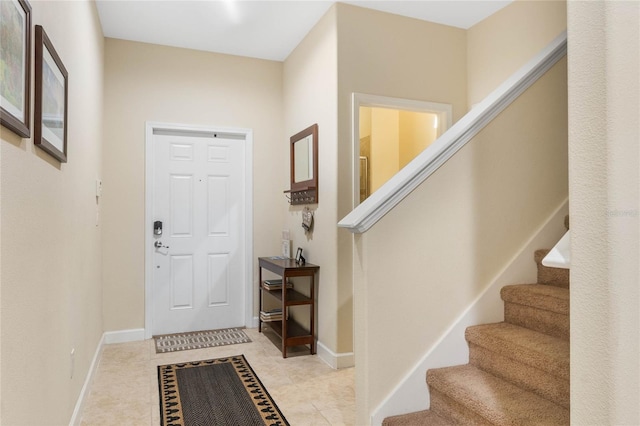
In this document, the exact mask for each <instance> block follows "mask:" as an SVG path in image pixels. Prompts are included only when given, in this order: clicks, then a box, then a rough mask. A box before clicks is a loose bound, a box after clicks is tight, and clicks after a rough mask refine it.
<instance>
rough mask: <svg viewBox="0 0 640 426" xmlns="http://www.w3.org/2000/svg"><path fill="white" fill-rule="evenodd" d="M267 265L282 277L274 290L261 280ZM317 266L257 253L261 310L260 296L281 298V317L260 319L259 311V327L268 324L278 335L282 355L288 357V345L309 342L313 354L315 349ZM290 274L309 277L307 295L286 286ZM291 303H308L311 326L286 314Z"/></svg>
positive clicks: (306, 304) (298, 304)
mask: <svg viewBox="0 0 640 426" xmlns="http://www.w3.org/2000/svg"><path fill="white" fill-rule="evenodd" d="M263 269H266V270H268V271H271V272H273V273H274V274H276V275H279V276H280V277H282V286H281V287H280V289H277V290H270V289H267V288H265V282H264V281H263V280H262V270H263ZM319 269H320V267H319V266H318V265H313V264H311V263H304V264H298V263H296V261H295V260H294V259H284V258H281V257H259V258H258V275H259V283H260V284H259V285H260V312H261V313H262V312H263V297H264V295H265V294H270V295H271V296H273V297H275V298H276V300H278V301H279V302H280V307H281V309H282V320H277V321H263V319H262V315H261V318H260V321H259V325H258V331H260V332H262V324H263V322H264V323H265V324H268V325H269V328H270V329H271V330H273V331H274V332H275V333H276V334H277V335H278V336H280V339H281V342H282V343H281V344H282V357H283V358H286V357H287V348H288V347H289V346H299V345H310V350H311V353H312V354H315V353H316V335H315V324H314V319H315V304H316V301H315V275H316V272H318V270H319ZM293 277H309V296H306V295H304V294H302V293H300V292H298V291H296V290H294V289H293V288H287V283H288V279H289V278H293ZM290 306H308V307H309V324H310V327H309V328H310V329H309V330H307V329H305V328H304V327H302V326H300V325H299V324H298V323H297V322H296V321H295V320H293V319H291V318H287V309H288V308H289V307H290Z"/></svg>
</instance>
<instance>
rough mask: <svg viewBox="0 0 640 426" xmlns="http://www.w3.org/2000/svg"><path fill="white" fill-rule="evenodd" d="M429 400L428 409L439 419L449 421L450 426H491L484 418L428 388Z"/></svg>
mask: <svg viewBox="0 0 640 426" xmlns="http://www.w3.org/2000/svg"><path fill="white" fill-rule="evenodd" d="M429 398H430V400H431V406H430V408H429V409H430V410H432V411H434V412H435V413H437V414H438V415H439V416H440V417H443V418H445V419H447V420H450V421H451V423H452V424H460V425H478V426H491V423H490V422H489V421H487V420H486V419H485V418H483V417H481V416H479V415H478V414H476V413H474V412H473V411H471V410H469V409H468V408H467V407H465V406H463V405H461V404H459V403H458V402H456V401H454V400H453V399H451V398H449V397H448V396H446V395H444V394H443V393H441V392H439V391H438V390H437V389H434V388H433V387H430V392H429Z"/></svg>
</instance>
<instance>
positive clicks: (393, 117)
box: [370, 108, 400, 193]
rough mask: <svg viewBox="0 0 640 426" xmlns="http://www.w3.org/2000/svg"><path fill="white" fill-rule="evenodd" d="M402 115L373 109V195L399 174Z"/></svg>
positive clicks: (384, 109) (371, 174)
mask: <svg viewBox="0 0 640 426" xmlns="http://www.w3.org/2000/svg"><path fill="white" fill-rule="evenodd" d="M399 126H400V114H399V113H398V111H396V110H393V109H387V108H371V161H370V164H371V171H370V177H371V193H373V192H375V191H376V190H377V189H378V188H380V187H381V186H382V184H383V183H385V182H386V181H388V180H389V179H391V177H392V176H393V175H395V174H396V173H398V170H399V168H398V165H399V164H400V128H399Z"/></svg>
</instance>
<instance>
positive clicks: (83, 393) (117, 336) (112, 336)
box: [69, 328, 144, 426]
mask: <svg viewBox="0 0 640 426" xmlns="http://www.w3.org/2000/svg"><path fill="white" fill-rule="evenodd" d="M139 340H144V329H143V328H136V329H132V330H119V331H107V332H105V333H103V334H102V338H101V339H100V342H99V343H98V347H97V348H96V352H95V353H94V354H93V360H92V361H91V365H90V366H89V371H88V372H87V377H86V378H85V380H84V384H83V385H82V390H80V395H78V400H77V401H76V406H75V408H74V410H73V414H72V415H71V420H70V421H69V426H77V425H79V424H80V420H81V418H80V415H81V413H82V408H83V406H84V401H85V398H86V397H87V393H88V392H89V388H90V387H91V382H92V381H93V376H94V375H95V373H96V370H97V368H98V364H99V363H100V358H101V357H102V350H103V349H104V345H107V344H109V343H125V342H135V341H139Z"/></svg>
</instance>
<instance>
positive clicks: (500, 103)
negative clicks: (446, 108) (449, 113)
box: [338, 31, 567, 234]
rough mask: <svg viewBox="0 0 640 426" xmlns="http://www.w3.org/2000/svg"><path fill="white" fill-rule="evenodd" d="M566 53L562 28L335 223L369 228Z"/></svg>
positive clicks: (362, 229)
mask: <svg viewBox="0 0 640 426" xmlns="http://www.w3.org/2000/svg"><path fill="white" fill-rule="evenodd" d="M566 54H567V33H566V31H565V32H563V33H562V34H560V35H559V36H558V37H556V39H555V40H553V41H552V42H551V43H550V44H549V45H548V46H547V47H545V48H544V49H543V50H542V51H541V52H540V53H539V54H538V55H536V56H535V57H534V58H533V59H531V60H530V61H529V62H528V63H527V64H526V65H524V66H523V67H522V68H520V69H519V70H518V71H517V72H516V73H514V74H513V75H512V76H511V77H509V78H508V79H507V80H506V81H505V82H504V83H502V84H501V85H500V86H499V87H498V88H497V89H496V90H494V91H493V92H491V93H490V94H489V95H488V96H487V97H486V98H485V99H484V100H483V101H482V102H480V103H479V104H478V105H477V106H476V107H474V108H473V109H472V110H471V111H469V112H468V113H467V114H466V115H465V116H464V117H462V118H461V119H460V120H459V121H458V122H457V123H455V124H454V125H453V126H452V127H451V128H449V130H447V131H446V132H445V133H444V134H443V135H442V136H440V137H439V138H438V139H437V140H436V141H435V142H434V143H432V144H431V145H430V146H429V147H427V149H425V150H424V151H423V152H422V153H420V154H419V155H418V156H416V158H414V159H413V160H412V161H411V162H410V163H409V164H407V166H406V167H404V168H403V169H402V170H400V171H399V172H398V173H397V174H396V175H394V176H393V177H392V178H391V179H389V180H388V181H387V182H386V183H385V184H384V185H382V186H381V187H380V188H379V189H378V190H377V191H376V192H374V193H373V194H371V196H369V198H367V199H366V200H364V201H363V202H362V203H361V204H360V205H358V206H357V207H356V208H355V209H353V210H352V211H351V213H349V214H348V215H346V216H345V217H344V218H343V219H342V220H341V221H340V222H338V226H339V227H341V228H347V229H348V230H350V231H351V232H353V233H356V234H360V233H363V232H366V231H367V230H369V229H370V228H371V227H372V226H373V225H374V224H375V223H376V222H377V221H378V220H380V219H381V218H382V217H383V216H384V215H385V214H387V213H388V212H389V211H390V210H391V209H393V208H394V207H395V206H396V205H397V204H398V203H399V202H400V201H402V199H403V198H404V197H406V196H407V195H409V194H410V193H411V191H413V190H414V189H415V188H416V187H417V186H418V185H420V184H421V183H422V182H424V181H425V180H426V179H427V178H428V177H429V176H431V174H432V173H434V172H435V171H436V170H437V169H438V168H439V167H440V166H442V165H443V164H444V163H445V162H446V161H447V160H449V159H450V158H451V157H453V155H454V154H455V153H456V152H457V151H458V150H460V148H462V147H463V146H464V145H466V144H467V143H468V142H469V141H470V140H471V139H472V138H473V137H474V136H475V135H476V134H478V132H480V130H482V129H483V128H484V127H485V126H486V125H487V124H489V123H490V122H491V120H493V119H494V118H495V117H496V116H497V115H498V114H500V112H502V110H504V109H505V108H506V107H507V106H509V104H511V102H513V101H514V100H515V99H516V98H518V96H520V95H521V94H522V93H523V92H524V91H525V90H527V89H528V88H529V86H531V85H532V84H533V83H535V82H536V81H537V80H538V79H539V78H540V77H542V76H543V75H544V74H545V73H546V72H547V71H548V70H549V69H550V68H551V67H552V66H553V65H555V64H556V62H558V61H559V60H560V59H562V58H563V57H564V56H565V55H566ZM356 125H357V124H356Z"/></svg>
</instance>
